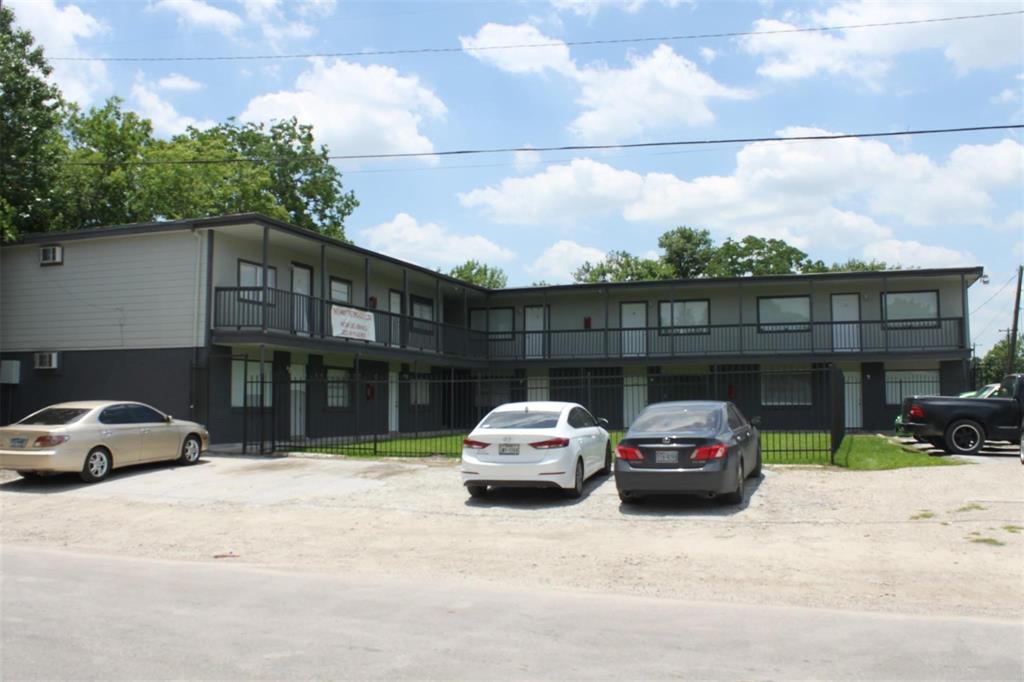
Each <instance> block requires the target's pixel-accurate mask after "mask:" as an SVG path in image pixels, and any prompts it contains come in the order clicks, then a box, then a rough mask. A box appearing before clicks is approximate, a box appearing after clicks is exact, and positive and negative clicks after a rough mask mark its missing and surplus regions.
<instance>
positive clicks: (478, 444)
mask: <svg viewBox="0 0 1024 682" xmlns="http://www.w3.org/2000/svg"><path fill="white" fill-rule="evenodd" d="M488 445H490V443H485V442H483V441H482V440H473V439H472V438H466V439H465V440H463V441H462V447H464V448H469V449H470V450H483V449H484V448H486V447H487V446H488Z"/></svg>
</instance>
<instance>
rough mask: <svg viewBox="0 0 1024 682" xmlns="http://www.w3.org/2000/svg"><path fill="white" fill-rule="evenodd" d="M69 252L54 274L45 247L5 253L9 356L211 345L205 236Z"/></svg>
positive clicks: (152, 238) (81, 245) (2, 317)
mask: <svg viewBox="0 0 1024 682" xmlns="http://www.w3.org/2000/svg"><path fill="white" fill-rule="evenodd" d="M197 235H198V236H197ZM53 243H60V242H53ZM61 245H62V246H63V247H64V264H63V265H55V266H47V267H42V266H40V265H39V245H37V244H26V245H20V246H9V247H4V248H3V249H2V250H0V291H2V292H3V298H2V306H0V347H2V348H3V349H4V351H5V352H11V351H44V350H57V351H62V350H101V349H128V348H182V347H195V346H201V345H203V343H204V339H205V332H204V328H205V324H206V321H205V311H206V235H205V233H203V232H197V233H192V232H168V233H158V234H146V235H136V236H125V237H108V238H101V239H82V240H72V241H68V242H64V243H62V244H61Z"/></svg>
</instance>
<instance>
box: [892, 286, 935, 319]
mask: <svg viewBox="0 0 1024 682" xmlns="http://www.w3.org/2000/svg"><path fill="white" fill-rule="evenodd" d="M921 295H929V296H933V297H934V302H935V313H934V314H933V315H931V316H929V317H920V316H915V317H904V316H902V315H897V316H895V317H894V316H893V314H892V310H891V308H890V307H889V306H890V305H891V303H892V301H891V297H894V296H905V297H913V296H921ZM882 305H883V306H885V323H886V327H888V328H890V329H918V328H922V327H937V326H939V292H938V291H936V290H934V289H930V290H924V291H887V292H885V293H884V294H882Z"/></svg>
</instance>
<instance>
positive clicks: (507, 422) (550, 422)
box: [480, 410, 561, 429]
mask: <svg viewBox="0 0 1024 682" xmlns="http://www.w3.org/2000/svg"><path fill="white" fill-rule="evenodd" d="M560 415H561V412H527V411H525V410H524V411H523V412H519V411H516V412H508V411H506V412H491V413H490V414H489V415H487V417H486V418H485V419H484V420H483V421H482V422H480V428H481V429H553V428H555V427H556V426H558V417H559V416H560Z"/></svg>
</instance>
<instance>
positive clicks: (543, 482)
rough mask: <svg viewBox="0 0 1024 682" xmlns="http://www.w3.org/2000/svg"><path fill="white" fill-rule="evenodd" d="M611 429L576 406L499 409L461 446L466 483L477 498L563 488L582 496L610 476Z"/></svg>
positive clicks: (512, 405) (557, 404)
mask: <svg viewBox="0 0 1024 682" xmlns="http://www.w3.org/2000/svg"><path fill="white" fill-rule="evenodd" d="M607 424H608V422H607V421H605V420H604V419H600V420H598V419H595V418H594V417H593V416H592V415H591V414H590V412H588V411H587V410H586V409H585V408H584V407H582V406H581V405H577V404H576V403H560V402H526V403H508V404H505V405H501V406H500V407H496V408H495V409H494V410H492V411H491V412H490V413H489V414H488V415H487V416H486V417H484V418H483V421H481V422H480V423H479V424H478V425H477V427H476V428H475V429H473V431H472V433H470V434H469V436H467V437H466V439H465V440H464V441H462V483H463V485H465V486H466V489H467V490H468V491H469V494H470V495H471V496H472V497H481V496H483V495H485V494H486V493H487V487H488V486H528V487H552V488H562V489H563V490H566V491H568V493H569V495H570V496H572V497H579V496H580V495H582V494H583V482H584V481H585V480H586V479H587V478H589V477H590V476H593V475H594V474H598V473H599V474H608V473H609V472H610V471H611V465H612V449H611V443H610V442H609V439H608V432H607V431H606V430H605V429H604V426H606V425H607Z"/></svg>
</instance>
